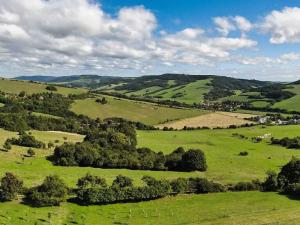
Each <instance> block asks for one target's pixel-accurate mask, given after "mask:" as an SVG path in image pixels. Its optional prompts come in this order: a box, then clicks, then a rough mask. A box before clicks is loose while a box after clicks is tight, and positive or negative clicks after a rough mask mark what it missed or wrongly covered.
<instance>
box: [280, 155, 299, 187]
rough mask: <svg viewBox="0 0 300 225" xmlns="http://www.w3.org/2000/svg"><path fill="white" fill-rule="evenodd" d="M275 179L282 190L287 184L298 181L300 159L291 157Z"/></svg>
mask: <svg viewBox="0 0 300 225" xmlns="http://www.w3.org/2000/svg"><path fill="white" fill-rule="evenodd" d="M277 181H278V185H279V187H280V188H281V189H282V190H284V191H285V189H286V188H287V187H288V186H289V185H293V184H297V183H300V160H299V159H297V158H294V157H293V158H292V160H291V161H290V162H288V163H287V164H286V165H284V166H283V167H282V168H281V171H280V173H279V174H278V178H277Z"/></svg>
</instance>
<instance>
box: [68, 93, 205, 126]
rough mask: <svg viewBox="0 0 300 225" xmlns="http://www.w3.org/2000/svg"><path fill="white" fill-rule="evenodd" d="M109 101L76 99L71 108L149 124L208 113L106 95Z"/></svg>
mask: <svg viewBox="0 0 300 225" xmlns="http://www.w3.org/2000/svg"><path fill="white" fill-rule="evenodd" d="M105 98H106V99H107V101H108V103H107V104H100V103H97V102H96V98H88V99H80V100H76V101H75V103H74V104H72V108H71V110H72V111H73V112H75V113H77V114H83V115H87V116H89V117H91V118H97V117H99V118H101V119H105V118H111V117H121V118H125V119H127V120H131V121H136V122H138V121H140V122H142V123H145V124H149V125H156V124H160V123H163V122H166V121H170V120H177V119H183V118H189V117H194V116H198V115H202V114H205V113H207V111H204V110H197V109H178V108H169V107H166V106H158V105H156V104H152V103H147V102H140V101H132V100H127V99H120V98H115V97H110V96H105Z"/></svg>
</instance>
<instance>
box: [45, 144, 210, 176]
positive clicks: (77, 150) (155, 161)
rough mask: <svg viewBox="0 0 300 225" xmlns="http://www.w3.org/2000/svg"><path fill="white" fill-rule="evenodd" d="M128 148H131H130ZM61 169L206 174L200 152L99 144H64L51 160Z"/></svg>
mask: <svg viewBox="0 0 300 225" xmlns="http://www.w3.org/2000/svg"><path fill="white" fill-rule="evenodd" d="M127 147H128V146H127ZM50 159H51V160H52V161H53V163H54V164H55V165H60V166H92V167H98V168H127V169H139V170H173V171H195V170H197V171H206V169H207V164H206V159H205V155H204V153H203V152H202V151H201V150H199V149H190V150H188V151H186V152H185V151H184V149H183V148H178V149H176V150H175V151H173V152H172V153H171V154H169V155H164V154H163V153H162V152H158V153H156V152H154V151H152V150H151V149H149V148H137V149H136V148H129V149H126V148H114V149H105V148H104V147H100V146H99V145H98V144H96V143H91V142H88V141H84V142H83V143H76V144H73V143H65V144H63V145H62V146H58V147H56V148H55V150H54V154H53V156H52V157H51V158H50Z"/></svg>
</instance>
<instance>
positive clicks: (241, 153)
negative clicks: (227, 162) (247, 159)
mask: <svg viewBox="0 0 300 225" xmlns="http://www.w3.org/2000/svg"><path fill="white" fill-rule="evenodd" d="M239 155H240V156H247V155H248V152H246V151H244V152H240V153H239Z"/></svg>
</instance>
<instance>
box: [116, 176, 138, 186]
mask: <svg viewBox="0 0 300 225" xmlns="http://www.w3.org/2000/svg"><path fill="white" fill-rule="evenodd" d="M112 186H114V187H120V188H125V187H132V186H133V184H132V179H131V178H130V177H126V176H123V175H118V176H117V177H116V179H115V180H114V181H113V184H112Z"/></svg>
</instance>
